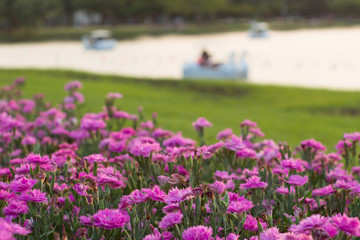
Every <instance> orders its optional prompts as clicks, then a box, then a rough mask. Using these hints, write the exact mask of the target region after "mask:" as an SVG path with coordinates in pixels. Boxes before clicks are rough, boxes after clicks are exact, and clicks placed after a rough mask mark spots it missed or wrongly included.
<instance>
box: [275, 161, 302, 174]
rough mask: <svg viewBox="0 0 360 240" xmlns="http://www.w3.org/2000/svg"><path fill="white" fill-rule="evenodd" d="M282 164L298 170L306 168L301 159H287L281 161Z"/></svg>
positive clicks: (284, 166)
mask: <svg viewBox="0 0 360 240" xmlns="http://www.w3.org/2000/svg"><path fill="white" fill-rule="evenodd" d="M280 164H281V166H282V167H283V168H285V169H289V170H296V171H298V172H302V171H304V170H305V168H304V167H303V165H302V163H301V161H300V160H294V159H287V160H282V161H281V162H280Z"/></svg>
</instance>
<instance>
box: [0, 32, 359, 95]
mask: <svg viewBox="0 0 360 240" xmlns="http://www.w3.org/2000/svg"><path fill="white" fill-rule="evenodd" d="M359 45H360V28H348V29H325V30H301V31H289V32H271V36H270V38H269V39H250V38H249V37H248V36H247V34H246V33H224V34H213V35H201V36H165V37H155V38H152V37H146V38H141V39H137V40H133V41H123V42H119V43H118V45H117V46H116V48H115V49H114V50H112V51H88V50H85V49H84V48H83V47H82V44H81V42H80V41H79V42H48V43H28V44H0V67H4V68H5V67H6V68H24V67H26V68H28V67H32V68H61V69H77V70H85V71H91V72H97V73H112V74H119V75H128V76H144V77H154V78H158V77H161V78H162V77H170V78H176V79H181V77H182V65H183V64H184V63H185V62H187V61H193V60H195V59H196V58H197V57H198V55H199V53H200V51H201V49H202V48H203V47H206V48H208V49H209V50H210V51H211V53H212V55H213V56H214V58H215V60H218V61H226V60H227V59H228V56H229V55H230V53H232V52H235V53H241V52H243V51H246V52H247V61H248V64H249V68H250V76H249V79H250V80H249V81H250V82H253V83H261V84H267V83H269V84H280V85H292V86H305V87H321V88H331V89H350V90H360V46H359Z"/></svg>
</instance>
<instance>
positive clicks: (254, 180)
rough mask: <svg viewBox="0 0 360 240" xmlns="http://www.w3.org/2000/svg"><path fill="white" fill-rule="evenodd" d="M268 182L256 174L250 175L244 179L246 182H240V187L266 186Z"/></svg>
mask: <svg viewBox="0 0 360 240" xmlns="http://www.w3.org/2000/svg"><path fill="white" fill-rule="evenodd" d="M267 186H268V184H267V183H266V182H262V181H261V179H260V178H259V177H257V176H252V177H250V178H249V179H246V183H243V184H240V188H241V189H251V188H263V189H264V188H266V187H267Z"/></svg>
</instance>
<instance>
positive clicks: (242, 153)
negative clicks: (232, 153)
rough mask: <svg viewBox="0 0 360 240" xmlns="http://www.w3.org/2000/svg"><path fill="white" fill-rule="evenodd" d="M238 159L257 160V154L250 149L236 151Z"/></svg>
mask: <svg viewBox="0 0 360 240" xmlns="http://www.w3.org/2000/svg"><path fill="white" fill-rule="evenodd" d="M236 157H238V158H256V152H255V151H254V150H252V149H250V148H242V149H240V150H238V151H236Z"/></svg>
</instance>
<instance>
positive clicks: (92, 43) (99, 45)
mask: <svg viewBox="0 0 360 240" xmlns="http://www.w3.org/2000/svg"><path fill="white" fill-rule="evenodd" d="M82 42H83V45H84V47H85V49H94V50H110V49H113V48H114V47H115V45H116V40H115V39H113V38H111V33H110V31H108V30H95V31H92V32H91V34H90V35H85V36H83V37H82Z"/></svg>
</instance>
